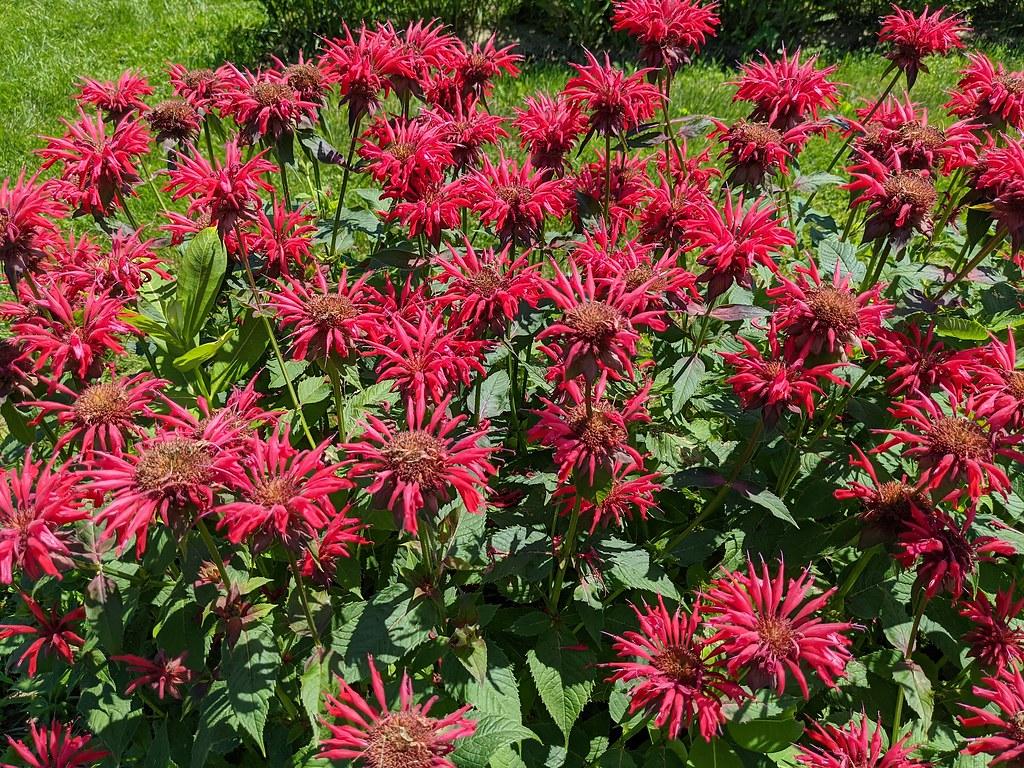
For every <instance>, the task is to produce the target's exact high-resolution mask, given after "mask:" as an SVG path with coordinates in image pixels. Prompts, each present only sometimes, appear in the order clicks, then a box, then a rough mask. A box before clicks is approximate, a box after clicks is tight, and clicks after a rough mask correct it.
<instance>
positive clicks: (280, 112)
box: [217, 64, 318, 144]
mask: <svg viewBox="0 0 1024 768" xmlns="http://www.w3.org/2000/svg"><path fill="white" fill-rule="evenodd" d="M226 69H227V72H226V74H225V76H224V77H223V78H222V88H221V91H220V93H219V94H218V97H217V106H218V107H219V109H220V111H221V114H223V115H225V116H229V117H232V118H234V120H235V122H236V123H237V124H238V127H239V129H240V130H241V133H240V134H239V139H240V140H241V141H242V143H245V144H255V143H256V142H257V141H265V142H267V143H275V142H277V141H278V140H279V139H281V138H282V137H283V136H285V135H287V134H290V133H292V132H293V131H294V130H295V129H296V128H297V127H298V126H300V125H310V124H312V123H313V122H315V121H316V116H317V106H318V105H317V104H316V103H315V102H312V101H307V100H306V99H304V98H303V97H302V96H301V95H300V94H299V93H298V92H297V91H296V90H295V89H294V88H292V86H291V85H290V84H289V83H288V81H287V80H286V79H285V78H284V76H283V75H281V74H280V73H278V72H274V71H272V70H271V71H268V72H261V73H258V74H253V73H252V72H249V71H248V70H240V69H238V68H237V67H235V66H234V65H230V64H229V65H227V68H226Z"/></svg>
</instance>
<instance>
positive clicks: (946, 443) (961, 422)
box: [928, 416, 992, 460]
mask: <svg viewBox="0 0 1024 768" xmlns="http://www.w3.org/2000/svg"><path fill="white" fill-rule="evenodd" d="M928 436H929V437H930V438H931V443H932V449H933V450H934V452H935V453H938V454H943V455H947V454H948V455H952V456H956V457H957V458H958V459H961V460H965V459H968V460H969V459H986V458H989V457H991V455H992V451H991V449H990V447H989V441H988V435H986V434H985V430H984V429H983V428H982V426H981V425H980V424H978V423H977V422H975V421H972V420H971V419H967V418H964V417H963V416H943V417H941V418H938V419H936V420H935V422H934V423H933V424H932V426H931V429H929V430H928Z"/></svg>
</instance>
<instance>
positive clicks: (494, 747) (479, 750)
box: [451, 715, 539, 768]
mask: <svg viewBox="0 0 1024 768" xmlns="http://www.w3.org/2000/svg"><path fill="white" fill-rule="evenodd" d="M526 739H532V740H534V741H539V739H538V738H537V736H536V734H534V732H533V731H531V730H530V729H529V728H525V727H523V726H522V725H520V724H519V723H516V722H513V721H512V720H508V719H506V718H504V717H501V716H499V715H483V716H482V717H480V718H478V719H477V721H476V730H475V731H474V732H473V735H472V736H469V737H468V738H466V739H463V740H462V741H461V742H460V743H459V746H458V747H457V748H456V750H455V751H454V752H453V753H452V756H451V757H452V761H453V762H454V763H455V764H456V765H457V766H459V768H486V766H487V764H488V763H489V762H490V759H491V756H492V755H494V754H495V753H496V752H498V750H500V749H501V748H502V747H504V746H508V745H509V744H517V743H519V742H521V741H524V740H526Z"/></svg>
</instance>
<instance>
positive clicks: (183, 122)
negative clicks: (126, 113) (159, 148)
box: [146, 99, 199, 138]
mask: <svg viewBox="0 0 1024 768" xmlns="http://www.w3.org/2000/svg"><path fill="white" fill-rule="evenodd" d="M198 120H199V115H198V114H196V111H195V109H193V108H192V105H190V104H188V103H187V102H185V101H182V100H181V99H170V100H169V101H164V102H161V103H160V104H157V105H156V106H155V107H153V109H151V110H150V111H149V113H148V114H147V115H146V122H148V123H149V127H150V128H152V129H153V131H154V132H155V133H157V134H158V135H160V134H162V135H165V136H171V137H174V138H185V137H186V136H189V135H190V134H192V133H193V131H195V126H196V124H197V122H198Z"/></svg>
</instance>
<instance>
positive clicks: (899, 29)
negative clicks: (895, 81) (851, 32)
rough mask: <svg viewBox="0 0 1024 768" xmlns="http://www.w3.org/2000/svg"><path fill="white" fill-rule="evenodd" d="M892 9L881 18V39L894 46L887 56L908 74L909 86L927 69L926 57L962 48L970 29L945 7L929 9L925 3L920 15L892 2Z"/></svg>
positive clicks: (879, 39)
mask: <svg viewBox="0 0 1024 768" xmlns="http://www.w3.org/2000/svg"><path fill="white" fill-rule="evenodd" d="M892 11H893V12H892V13H891V14H889V15H888V16H883V17H882V27H881V29H880V30H879V31H878V41H879V42H880V43H883V44H884V43H888V44H889V45H891V46H892V48H891V50H890V51H888V52H887V53H886V54H885V58H887V59H889V60H890V61H892V63H893V64H895V65H896V66H897V67H899V68H900V69H901V70H902V71H903V72H904V74H906V76H907V88H913V87H914V81H915V80H917V73H918V72H919V71H920V72H927V71H928V67H926V66H925V65H924V59H925V58H926V57H928V56H931V55H933V54H939V55H945V54H947V53H949V52H950V51H954V50H956V49H958V48H963V47H964V44H963V43H962V42H961V41H960V36H961V35H963V34H966V33H967V32H969V31H970V28H969V27H968V26H967V25H966V24H965V23H964V20H963V17H962V16H961V15H960V14H959V13H954V14H951V15H949V16H947V15H945V13H946V9H945V8H939V9H938V10H937V11H934V12H929V9H928V6H925V8H924V10H923V11H921V15H920V16H915V15H914V14H913V13H912V12H910V11H905V10H903V9H902V8H900V7H899V6H897V5H895V4H893V6H892Z"/></svg>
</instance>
